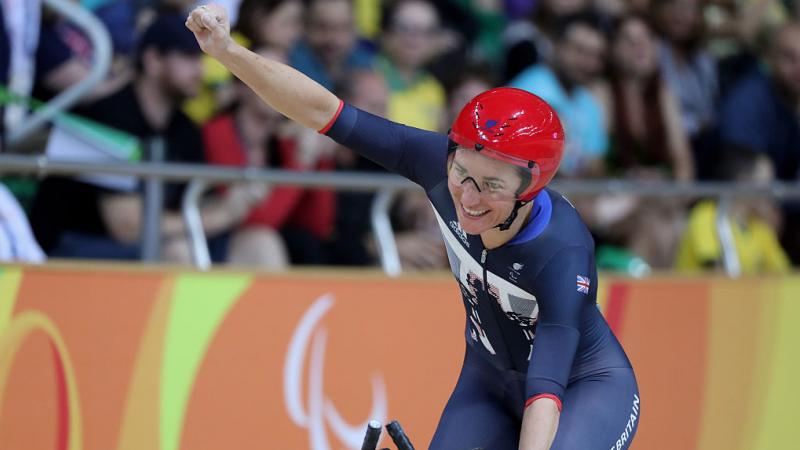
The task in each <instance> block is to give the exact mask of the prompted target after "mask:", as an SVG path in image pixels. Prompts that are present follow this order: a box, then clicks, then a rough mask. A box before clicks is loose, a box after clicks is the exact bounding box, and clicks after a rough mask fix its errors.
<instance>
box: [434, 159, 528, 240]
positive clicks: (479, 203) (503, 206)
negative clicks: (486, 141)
mask: <svg viewBox="0 0 800 450" xmlns="http://www.w3.org/2000/svg"><path fill="white" fill-rule="evenodd" d="M521 183H522V178H521V177H520V175H519V173H518V172H517V168H515V167H514V166H512V165H511V164H507V163H504V162H501V161H497V160H495V159H492V158H489V157H487V156H483V155H481V154H480V153H479V152H476V151H473V150H465V149H458V150H456V152H455V155H453V156H452V161H451V162H450V167H449V170H448V173H447V187H448V188H449V189H450V195H451V196H452V197H453V204H454V205H455V208H456V214H457V215H458V222H459V224H460V225H461V228H462V229H463V230H464V231H465V232H467V233H468V234H481V233H483V232H485V231H488V230H491V229H492V228H494V227H495V226H496V225H498V224H501V223H503V222H504V221H505V220H506V218H508V216H509V214H511V211H512V209H513V208H514V203H515V202H516V193H517V191H518V190H519V188H520V184H521Z"/></svg>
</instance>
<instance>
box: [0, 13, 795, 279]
mask: <svg viewBox="0 0 800 450" xmlns="http://www.w3.org/2000/svg"><path fill="white" fill-rule="evenodd" d="M74 3H75V7H76V8H77V7H79V4H80V7H83V8H86V9H87V10H89V11H91V13H92V14H94V15H95V16H96V17H97V18H98V19H99V20H100V21H101V22H102V24H103V25H104V26H105V27H106V29H107V30H108V32H109V34H110V38H111V42H112V47H113V59H112V64H111V69H110V71H109V73H108V75H107V76H106V78H105V79H104V80H103V81H102V82H101V83H99V84H97V85H96V86H95V87H94V88H93V89H92V90H90V91H89V92H88V93H87V94H86V95H84V96H83V97H82V98H81V100H80V102H79V103H78V104H77V105H76V106H75V107H73V108H72V110H71V111H70V114H65V115H61V116H59V117H58V118H57V119H56V120H55V121H54V124H53V125H52V127H51V128H50V129H49V132H48V133H37V135H36V136H34V137H33V138H31V139H27V140H26V141H25V142H24V143H22V144H17V145H15V146H13V147H12V146H9V145H8V144H7V143H4V146H3V151H4V152H45V153H46V154H48V155H50V156H53V157H81V158H87V159H90V160H95V161H142V160H150V159H153V158H159V157H160V156H157V155H156V154H155V153H154V150H153V146H151V145H147V143H148V142H151V139H152V138H153V137H159V138H161V139H162V142H163V143H164V145H163V159H164V160H166V161H171V162H190V163H206V164H211V165H220V166H236V167H256V168H257V167H270V168H281V169H291V170H307V171H339V170H341V171H360V172H373V173H374V172H381V171H383V169H382V168H380V167H378V166H376V165H375V164H373V163H372V162H370V161H367V160H365V159H363V158H361V157H360V156H358V155H356V154H354V153H353V152H351V151H350V150H348V149H346V148H342V147H339V146H338V145H336V144H335V143H334V142H332V141H331V140H330V139H328V138H327V137H325V136H323V135H321V134H319V133H317V132H316V130H307V129H303V128H302V127H300V126H298V125H296V124H294V123H292V122H290V121H289V120H288V119H286V118H284V117H282V116H281V115H280V114H278V113H277V112H275V111H274V110H272V109H271V108H270V107H268V106H267V105H265V104H264V103H262V102H261V101H260V100H259V98H258V97H257V96H256V95H255V94H254V93H253V92H252V91H251V90H250V89H249V88H248V87H247V86H245V85H244V84H243V83H241V82H240V81H238V80H237V79H236V78H235V77H233V76H232V75H231V74H230V73H229V72H227V70H226V69H225V68H224V67H222V66H221V65H220V64H219V63H217V62H215V61H214V60H212V59H210V58H208V57H205V56H204V55H202V53H201V51H200V48H199V47H198V45H197V43H196V42H195V40H194V38H193V36H192V34H191V33H190V32H189V31H188V30H187V29H186V28H185V27H184V25H183V22H184V19H185V17H186V14H187V12H188V11H189V10H191V8H193V7H195V6H196V4H197V3H198V2H196V1H190V0H162V1H156V0H80V1H77V0H76V1H75V2H74ZM219 3H221V4H223V6H225V8H226V9H227V10H228V12H229V15H230V17H231V21H232V23H233V24H235V25H234V27H233V34H234V36H235V39H236V40H237V41H238V42H240V43H241V44H243V45H245V46H247V47H248V48H250V49H251V50H253V51H255V52H257V53H259V54H261V55H263V56H265V57H267V58H272V59H275V60H278V61H282V62H285V63H286V64H289V65H291V66H292V67H294V68H295V69H297V70H298V71H300V72H302V73H304V74H306V75H308V76H309V77H311V78H313V79H314V80H316V81H317V82H318V83H320V84H322V85H323V86H325V87H327V88H329V89H331V90H332V91H333V92H335V93H336V94H337V95H338V96H339V97H340V98H342V99H344V100H345V101H347V102H348V103H351V104H353V105H355V106H357V107H359V108H361V109H364V110H366V111H368V112H370V113H373V114H377V115H381V116H386V117H388V118H390V119H392V120H395V121H398V122H401V123H404V124H407V125H409V126H414V127H419V128H423V129H429V130H438V131H442V132H445V131H447V128H448V125H449V123H450V122H451V120H452V119H453V117H454V116H455V115H456V114H457V112H458V111H459V110H460V108H461V106H462V105H464V104H465V103H466V102H467V101H468V100H469V99H470V98H472V97H473V96H474V95H476V94H478V93H479V92H482V91H484V90H486V89H489V88H491V87H494V86H515V87H518V88H521V89H525V90H528V91H530V92H533V93H534V94H536V95H538V96H540V97H542V98H543V99H545V100H546V101H547V102H549V103H550V104H551V105H553V107H554V108H555V109H556V110H557V111H558V113H559V115H560V117H561V120H562V122H563V124H564V127H565V131H566V136H567V138H566V139H567V141H566V149H565V153H564V159H563V162H562V164H561V167H560V170H559V175H558V177H560V178H561V179H578V180H588V179H608V178H615V179H627V180H638V181H642V182H648V181H662V180H675V181H678V182H686V181H693V180H725V181H737V182H747V183H769V182H771V181H773V180H782V181H788V182H795V181H798V180H800V1H798V0H705V1H704V0H439V1H436V2H433V1H428V0H383V1H380V0H303V1H301V0H224V1H220V2H219ZM0 12H2V18H0V24H2V26H3V30H2V31H4V32H3V33H0V84H2V93H3V95H2V108H3V120H2V128H3V130H4V131H8V130H13V129H14V127H15V126H19V124H20V123H21V121H24V120H25V117H26V114H27V113H29V112H30V110H31V109H36V108H37V107H38V105H40V104H41V103H40V102H46V101H48V100H51V99H53V98H54V97H56V96H57V95H59V93H61V92H64V90H65V89H68V88H69V87H71V86H74V85H75V84H76V83H78V82H79V81H80V80H82V79H83V78H85V77H86V76H87V74H88V73H89V71H90V70H91V61H92V55H93V48H92V46H91V43H90V41H89V39H88V37H87V36H86V34H85V33H84V32H83V31H82V30H81V29H79V28H78V27H76V26H74V25H73V24H71V23H70V22H68V21H66V20H64V19H63V18H62V17H61V16H59V15H58V14H56V13H55V12H54V11H51V10H49V9H48V8H47V7H46V6H45V5H43V4H42V3H40V1H39V0H0ZM7 134H8V133H4V135H7ZM3 181H4V183H5V185H6V186H7V187H8V188H9V189H10V191H11V192H12V193H13V194H14V195H16V198H17V199H19V201H20V203H21V204H22V207H23V208H24V211H25V212H26V213H27V218H28V220H29V223H30V230H32V232H30V230H25V228H26V227H27V224H25V223H24V222H25V213H22V211H23V209H22V208H20V207H19V206H18V205H11V204H10V203H13V199H14V197H12V196H11V195H5V194H4V195H3V196H0V200H2V201H0V224H2V225H4V226H3V227H2V228H3V230H4V233H5V235H4V234H3V233H0V249H2V248H7V249H10V250H7V251H2V250H0V258H4V259H14V258H13V257H14V255H15V253H14V251H17V253H16V255H17V256H18V258H19V259H25V258H23V257H22V253H21V250H20V249H22V248H33V249H34V250H33V253H34V254H35V255H36V258H38V259H37V260H41V259H42V258H44V256H43V255H44V254H46V255H47V256H51V257H64V258H102V259H135V258H138V257H140V255H141V246H140V244H139V243H140V237H141V229H142V202H143V188H142V183H141V182H138V181H137V180H134V179H129V178H126V177H119V176H115V177H110V176H98V175H85V176H75V177H63V176H49V177H47V178H45V179H42V180H30V179H24V178H20V177H5V178H4V179H3ZM0 187H2V186H0ZM184 190H185V185H183V184H179V183H169V184H167V186H166V190H165V192H164V198H163V201H164V205H163V206H164V216H163V221H162V223H161V230H160V231H161V241H162V248H161V251H162V259H163V260H164V261H170V262H178V263H186V262H188V261H189V259H190V253H189V244H188V239H187V233H186V229H185V226H184V223H183V221H182V218H181V215H180V207H181V197H182V194H183V191H184ZM3 192H5V189H4V191H3ZM372 198H373V195H372V194H366V193H350V192H335V191H332V190H327V189H309V188H303V187H296V186H262V185H257V184H253V183H242V184H235V185H230V186H223V187H217V188H214V189H212V190H211V191H209V192H208V193H207V194H206V195H205V196H204V199H203V201H202V204H201V210H200V215H201V220H202V223H203V226H204V228H205V232H206V235H207V236H208V242H209V248H210V250H211V255H212V258H213V260H214V261H215V262H217V263H225V264H231V265H238V266H256V267H262V268H268V269H281V268H286V267H288V266H290V265H298V264H315V265H317V264H319V265H357V266H364V265H374V264H376V261H377V258H378V251H379V250H378V247H377V245H376V242H375V240H374V238H373V236H372V234H371V227H370V205H371V202H372ZM570 200H571V201H572V202H573V204H574V205H575V206H576V207H577V208H578V210H579V211H580V213H581V215H582V216H583V218H584V220H585V221H586V222H587V224H588V225H589V227H590V229H591V230H592V232H593V234H594V236H595V240H596V242H597V261H598V265H599V266H600V267H601V268H604V269H612V270H621V271H626V272H629V273H634V274H641V273H644V272H646V271H647V270H650V269H671V268H677V269H680V270H686V271H699V270H712V271H713V270H720V268H721V266H722V263H721V261H722V250H721V244H720V239H719V237H718V230H719V229H721V228H724V229H725V230H727V232H728V233H729V234H730V236H732V239H733V241H734V242H735V244H736V249H737V252H738V254H739V259H740V263H741V266H742V271H743V272H744V273H767V272H785V271H787V270H789V268H790V266H791V263H792V262H793V263H794V264H800V204H796V203H794V204H793V203H778V202H776V201H772V200H769V199H763V198H761V199H756V200H753V199H746V198H741V199H734V200H733V201H732V202H731V203H730V204H728V205H726V208H725V214H724V215H722V216H721V215H720V211H719V209H720V208H719V207H720V205H718V202H717V200H716V199H695V200H682V199H667V198H642V197H637V196H636V193H635V192H632V193H629V194H620V195H599V196H586V197H581V196H579V197H571V198H570ZM14 208H16V209H14ZM9 209H13V210H14V211H15V213H14V214H10V213H6V212H5V211H6V210H9ZM720 217H721V218H722V219H720ZM720 220H723V221H724V223H723V224H722V225H723V226H722V227H720ZM392 223H393V226H394V229H395V231H396V237H397V243H398V250H399V254H400V257H401V260H402V263H403V266H404V268H406V269H417V270H428V269H437V268H444V267H446V265H447V255H446V253H445V251H444V247H443V245H442V244H441V242H440V237H439V236H438V225H437V219H436V216H435V214H434V213H433V210H432V209H431V208H430V206H429V204H428V202H427V200H426V198H425V197H424V195H423V194H422V193H421V192H409V193H404V194H402V195H400V196H399V197H398V198H397V199H396V200H395V202H394V205H393V206H392ZM14 227H17V228H21V229H23V231H20V232H19V233H17V234H16V238H15V237H6V235H8V236H14V234H13V231H14V230H16V229H17V228H14ZM6 241H9V242H11V243H10V244H7V245H4V243H5V242H6ZM15 242H16V243H15ZM23 243H24V244H23ZM15 246H16V247H15ZM39 248H40V249H41V250H39ZM15 249H16V250H15ZM37 251H38V253H37ZM42 252H43V253H42ZM8 255H10V256H8ZM31 260H34V259H31Z"/></svg>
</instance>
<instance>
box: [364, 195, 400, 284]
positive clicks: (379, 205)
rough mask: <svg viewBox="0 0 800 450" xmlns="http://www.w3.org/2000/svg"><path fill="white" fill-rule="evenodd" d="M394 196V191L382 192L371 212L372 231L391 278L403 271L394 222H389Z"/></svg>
mask: <svg viewBox="0 0 800 450" xmlns="http://www.w3.org/2000/svg"><path fill="white" fill-rule="evenodd" d="M394 195H395V191H394V190H390V189H382V190H380V191H379V192H378V193H377V194H376V195H375V198H374V199H373V200H372V210H371V211H370V219H371V221H372V231H373V232H374V233H375V242H376V243H377V245H378V253H379V254H380V258H381V266H382V267H383V271H384V272H386V274H387V275H389V276H390V277H396V276H399V275H400V273H401V272H402V271H403V267H402V265H401V263H400V255H399V254H398V253H397V241H395V239H394V231H393V230H392V222H391V220H389V207H390V206H391V205H392V199H393V198H394Z"/></svg>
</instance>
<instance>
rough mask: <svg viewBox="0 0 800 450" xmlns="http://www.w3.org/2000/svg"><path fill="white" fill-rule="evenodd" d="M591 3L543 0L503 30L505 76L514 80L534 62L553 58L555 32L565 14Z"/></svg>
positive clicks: (583, 8) (542, 61) (579, 10)
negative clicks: (525, 15)
mask: <svg viewBox="0 0 800 450" xmlns="http://www.w3.org/2000/svg"><path fill="white" fill-rule="evenodd" d="M588 7H589V1H588V0H543V1H541V2H537V4H536V5H535V6H534V7H533V8H531V12H530V14H529V15H528V17H526V18H524V19H520V20H516V21H514V22H512V23H511V24H510V25H509V26H508V27H507V28H506V29H505V30H504V31H503V41H504V44H505V47H506V50H505V53H506V58H505V67H504V71H503V79H504V80H513V79H514V78H516V76H517V75H519V74H520V73H521V72H522V71H523V70H525V69H527V68H528V67H530V66H532V65H534V64H547V63H550V62H552V57H553V36H554V35H555V34H556V28H557V25H558V24H559V22H561V21H562V20H563V18H564V17H567V16H571V15H574V14H577V13H579V12H581V11H584V10H586V9H587V8H588Z"/></svg>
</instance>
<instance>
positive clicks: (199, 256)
mask: <svg viewBox="0 0 800 450" xmlns="http://www.w3.org/2000/svg"><path fill="white" fill-rule="evenodd" d="M0 173H24V174H35V175H38V176H45V175H76V174H82V173H104V174H110V175H128V176H135V177H139V178H142V179H146V180H159V181H182V182H189V188H188V189H187V190H186V192H185V194H184V199H183V205H182V206H183V218H184V221H185V223H186V227H187V230H188V232H189V238H190V241H191V247H192V254H193V262H194V264H195V265H196V266H197V267H198V268H200V269H207V268H208V267H210V264H211V262H210V258H209V257H208V248H207V246H206V241H205V235H204V231H203V227H202V225H201V223H200V214H199V200H200V197H201V196H202V194H203V192H204V191H205V190H206V189H208V188H210V187H212V186H215V185H220V184H226V183H238V182H243V181H252V182H263V183H267V184H273V185H294V186H304V187H328V188H332V189H336V190H347V191H367V192H376V193H378V195H376V196H375V199H374V200H373V205H372V210H371V214H370V217H371V222H372V228H373V233H374V235H375V238H376V241H377V243H378V248H379V251H380V259H381V265H382V267H383V270H384V271H385V272H386V273H387V274H389V275H392V276H396V275H398V274H400V273H401V271H402V267H401V264H400V259H399V257H398V254H397V246H396V244H395V240H394V232H393V230H392V228H391V223H390V221H389V217H388V210H389V205H390V204H391V200H392V198H393V196H394V195H395V194H396V193H397V192H398V191H402V190H409V189H418V187H417V185H415V184H413V183H412V182H410V181H408V180H406V179H404V178H402V177H400V176H397V175H390V174H374V173H362V172H299V171H287V170H276V169H257V168H253V167H248V168H233V167H219V166H210V165H203V164H176V163H154V162H141V163H136V164H131V163H100V162H86V161H70V160H53V159H49V158H47V157H45V156H23V155H4V154H0ZM553 187H554V189H556V190H558V191H559V192H562V193H564V194H565V195H601V194H626V195H637V196H641V197H672V198H675V197H683V198H701V197H714V198H718V199H720V211H721V214H722V215H723V216H724V215H726V214H727V208H726V205H727V204H728V203H729V200H730V199H732V198H736V197H772V198H776V199H779V200H791V199H795V200H800V183H785V182H775V183H772V184H770V185H751V184H742V183H723V182H695V183H675V182H647V183H642V182H634V181H625V180H591V181H574V180H570V181H557V182H555V183H553ZM153 191H154V190H148V191H147V192H148V194H149V195H157V194H152V193H151V192H153ZM144 204H145V205H149V206H148V208H158V210H157V211H155V212H152V211H151V212H149V213H148V212H147V211H145V214H144V216H145V217H151V219H149V220H147V221H148V222H150V223H151V225H150V227H149V228H150V231H149V232H147V233H145V234H150V235H156V236H158V235H159V234H160V233H158V232H157V230H153V229H152V228H153V227H158V224H159V223H160V217H159V215H160V205H156V202H153V201H147V199H145V202H144ZM725 223H727V221H725V220H718V221H717V231H718V233H719V235H720V240H721V244H722V246H723V256H724V258H723V262H724V265H725V269H726V272H727V273H728V274H729V275H731V276H737V275H738V270H737V267H738V266H739V261H738V256H737V254H736V248H735V246H734V245H733V240H732V236H731V235H730V233H726V231H725V225H724V224H725ZM155 248H156V249H157V248H158V246H157V244H156V246H155Z"/></svg>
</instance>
